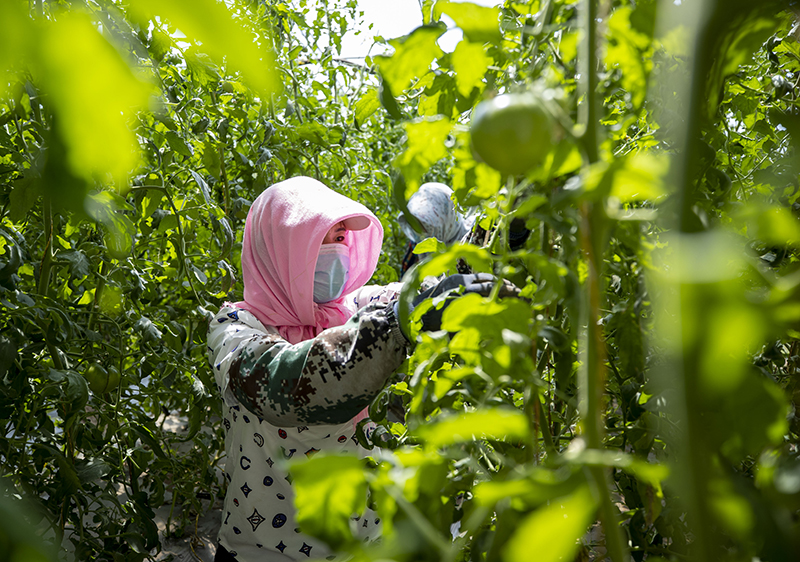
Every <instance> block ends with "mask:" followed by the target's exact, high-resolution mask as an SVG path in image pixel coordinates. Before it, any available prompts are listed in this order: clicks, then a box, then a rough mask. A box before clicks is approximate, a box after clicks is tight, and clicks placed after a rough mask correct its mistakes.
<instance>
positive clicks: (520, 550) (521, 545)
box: [503, 486, 597, 562]
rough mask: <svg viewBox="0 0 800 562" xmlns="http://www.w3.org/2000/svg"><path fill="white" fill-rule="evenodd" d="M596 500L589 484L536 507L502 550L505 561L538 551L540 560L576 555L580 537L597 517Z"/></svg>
mask: <svg viewBox="0 0 800 562" xmlns="http://www.w3.org/2000/svg"><path fill="white" fill-rule="evenodd" d="M596 511H597V500H596V499H595V496H594V494H592V492H591V490H590V489H589V486H581V487H580V488H578V489H577V490H576V491H575V492H573V493H571V494H570V495H569V496H566V497H565V498H563V499H557V500H553V501H552V502H551V503H550V504H549V505H548V506H546V507H543V508H541V509H537V510H536V511H534V512H533V513H532V514H531V515H529V516H528V517H527V518H525V520H524V521H523V522H522V524H521V525H520V526H519V527H518V528H517V530H516V531H515V533H514V535H513V536H512V537H511V540H509V541H508V543H507V544H506V546H505V547H504V549H503V560H504V562H518V561H519V560H526V559H528V558H529V557H530V553H531V552H535V553H536V560H537V562H559V561H563V560H572V559H574V558H575V555H576V553H577V552H578V548H579V547H580V542H579V540H580V538H581V537H582V536H583V535H584V533H586V531H587V530H588V528H589V525H591V524H592V522H593V521H594V519H595V512H596Z"/></svg>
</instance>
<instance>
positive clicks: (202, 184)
mask: <svg viewBox="0 0 800 562" xmlns="http://www.w3.org/2000/svg"><path fill="white" fill-rule="evenodd" d="M189 173H190V174H192V177H193V178H194V181H195V182H197V187H199V188H200V191H201V192H202V193H203V199H205V201H206V205H211V190H210V189H209V188H208V184H207V183H206V180H205V179H203V176H201V175H200V174H198V173H197V172H195V171H194V170H189Z"/></svg>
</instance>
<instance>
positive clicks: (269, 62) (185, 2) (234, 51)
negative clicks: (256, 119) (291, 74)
mask: <svg viewBox="0 0 800 562" xmlns="http://www.w3.org/2000/svg"><path fill="white" fill-rule="evenodd" d="M129 9H130V10H131V11H132V12H133V13H135V14H137V15H138V17H139V18H142V19H152V20H154V21H155V20H157V19H158V20H161V19H166V20H168V21H169V22H170V23H172V24H173V25H174V26H175V27H176V28H178V29H179V30H180V31H181V32H182V33H183V34H184V35H185V36H186V39H187V40H188V41H193V42H196V43H197V44H199V45H201V46H202V47H201V48H202V50H203V51H204V52H205V53H206V54H208V55H210V56H211V57H212V58H213V59H214V61H216V62H217V63H218V64H222V62H223V61H225V63H226V64H227V65H228V66H229V67H230V68H231V70H234V71H239V72H241V73H242V75H243V77H244V79H245V81H246V82H248V84H250V85H251V86H252V87H253V88H254V89H255V90H256V91H257V92H258V93H259V94H261V95H264V96H269V94H272V93H275V92H277V91H279V90H280V80H279V78H278V76H277V75H276V72H275V69H276V64H275V59H274V54H273V53H272V52H271V51H270V49H269V48H268V45H272V41H270V40H267V39H266V38H263V37H262V40H261V41H260V42H256V41H255V40H254V37H253V35H252V33H251V31H250V30H248V29H247V28H246V27H245V26H244V25H242V24H241V23H240V22H239V21H237V20H235V19H234V18H233V14H232V13H231V11H230V10H229V9H228V7H227V4H225V3H224V2H217V1H215V0H173V1H171V2H162V1H161V0H139V1H137V2H132V3H130V4H129ZM245 13H246V12H245ZM156 27H157V28H158V27H159V24H157V25H156ZM259 31H260V32H262V33H263V32H264V28H263V27H260V26H259ZM188 62H189V61H188V60H187V63H188Z"/></svg>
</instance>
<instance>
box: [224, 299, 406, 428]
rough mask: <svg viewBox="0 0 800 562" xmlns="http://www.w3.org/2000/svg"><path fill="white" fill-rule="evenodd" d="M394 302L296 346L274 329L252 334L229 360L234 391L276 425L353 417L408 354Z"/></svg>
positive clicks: (376, 306) (362, 312) (365, 310)
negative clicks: (249, 339) (270, 332)
mask: <svg viewBox="0 0 800 562" xmlns="http://www.w3.org/2000/svg"><path fill="white" fill-rule="evenodd" d="M393 304H394V303H389V304H388V305H386V304H383V303H375V304H371V305H369V306H367V307H365V308H363V309H362V310H360V311H358V312H357V313H356V314H355V315H354V316H353V317H352V318H351V319H350V320H349V321H348V322H347V323H346V324H344V325H342V326H338V327H335V328H330V329H328V330H325V331H324V332H322V333H321V334H319V335H318V336H317V337H316V338H314V339H311V340H306V341H303V342H300V343H298V344H294V345H292V344H290V343H288V342H287V341H286V340H284V339H283V338H281V337H280V336H279V335H276V334H266V333H265V334H263V335H262V336H259V337H257V338H254V339H252V340H251V341H250V342H249V343H248V345H244V346H241V347H240V351H239V352H238V355H237V356H236V357H235V358H234V359H233V361H232V362H231V363H230V367H229V375H230V389H231V390H232V391H233V394H234V396H236V398H237V399H238V400H239V402H241V403H242V404H243V405H244V406H245V407H246V408H247V409H248V410H250V411H251V412H253V413H254V414H256V415H258V416H260V417H261V418H263V419H265V420H267V421H268V422H269V423H271V424H273V425H276V426H279V427H280V426H282V427H297V426H303V425H320V424H337V423H344V422H346V421H348V420H350V419H352V418H353V417H354V416H355V415H356V414H357V413H358V412H360V411H361V410H362V409H364V408H365V407H366V406H368V405H369V404H370V403H371V402H372V400H373V399H374V398H375V396H376V395H377V393H378V392H379V391H380V390H381V389H382V388H383V386H384V384H385V383H386V380H387V379H388V378H389V376H390V375H391V374H392V373H393V372H394V370H395V369H396V368H397V367H399V366H400V364H401V363H402V362H403V361H404V360H405V357H406V341H405V339H404V338H403V337H402V334H400V332H399V328H398V327H397V322H396V320H395V319H394V312H393Z"/></svg>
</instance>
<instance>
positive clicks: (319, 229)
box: [208, 177, 407, 561]
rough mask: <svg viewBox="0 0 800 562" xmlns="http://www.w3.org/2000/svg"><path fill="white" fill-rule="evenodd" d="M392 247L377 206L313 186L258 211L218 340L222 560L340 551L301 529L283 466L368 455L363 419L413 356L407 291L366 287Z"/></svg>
mask: <svg viewBox="0 0 800 562" xmlns="http://www.w3.org/2000/svg"><path fill="white" fill-rule="evenodd" d="M382 239H383V229H382V227H381V224H380V221H378V219H377V218H376V217H375V215H373V214H372V213H371V212H370V211H369V210H368V209H367V208H366V207H364V206H363V205H361V204H360V203H356V202H355V201H352V200H350V199H348V198H347V197H344V196H343V195H340V194H338V193H336V192H334V191H332V190H330V189H328V188H327V187H325V186H324V185H323V184H321V183H320V182H318V181H316V180H314V179H311V178H306V177H299V178H293V179H290V180H286V181H284V182H280V183H278V184H276V185H274V186H272V187H270V188H269V189H267V190H266V191H264V193H262V194H261V195H260V196H259V197H258V198H257V199H256V200H255V201H254V203H253V206H252V207H251V208H250V212H249V213H248V216H247V220H246V223H245V232H244V240H243V244H242V273H243V281H244V300H243V301H242V302H238V303H236V304H229V305H227V306H225V307H223V309H222V310H221V311H220V312H219V314H217V315H216V317H215V319H214V320H212V322H211V325H210V328H209V338H208V341H209V359H210V361H211V364H212V367H213V370H214V373H215V376H216V380H217V384H218V385H219V387H220V389H221V392H222V395H223V397H224V401H225V405H226V406H227V415H226V416H225V419H224V420H223V423H224V425H225V428H226V450H227V461H226V471H225V477H226V478H227V480H228V492H227V494H226V496H225V504H224V509H223V514H222V526H221V529H220V532H219V544H220V548H219V549H218V554H217V560H240V561H242V560H243V561H250V560H253V561H255V560H259V561H262V560H294V559H304V558H308V557H315V558H318V557H325V556H326V555H328V554H330V553H329V551H328V549H327V547H326V546H325V545H324V544H323V543H321V542H320V541H318V540H316V539H314V538H312V537H309V536H307V535H304V534H302V533H300V532H298V530H297V524H296V522H295V514H294V508H293V492H292V486H291V482H290V478H289V475H288V472H287V470H286V468H285V466H284V464H285V460H286V459H289V458H292V457H294V456H296V455H297V456H300V455H307V456H310V455H312V454H313V453H314V452H316V451H318V450H320V449H327V450H334V451H356V450H358V448H359V447H358V444H357V442H356V440H355V437H354V433H355V431H354V428H355V423H354V417H355V416H356V415H357V414H358V413H359V412H361V411H362V410H364V408H366V407H367V406H368V405H369V403H370V402H371V401H372V399H373V398H374V397H375V396H376V394H377V393H378V391H380V389H381V388H382V387H383V385H384V384H385V382H386V380H387V379H388V378H389V376H390V375H391V374H392V373H393V372H394V370H395V369H396V368H397V367H398V366H399V365H400V364H401V363H402V362H403V360H404V359H405V356H406V346H407V341H406V340H405V338H404V336H403V335H402V334H401V333H400V330H399V326H398V324H397V320H396V319H395V316H394V310H393V308H392V306H388V305H389V303H390V302H391V301H392V300H393V299H394V298H395V297H396V295H397V292H398V289H399V284H395V287H385V288H375V287H372V288H367V289H362V287H363V285H364V284H365V283H366V282H367V281H368V280H369V279H370V277H371V276H372V274H373V272H374V270H375V266H376V265H377V262H378V257H379V255H380V250H381V243H382ZM359 289H360V291H357V290H359ZM355 291H357V292H355ZM345 295H348V297H347V298H345ZM377 526H378V521H377V517H375V515H374V513H371V512H369V510H368V511H367V513H365V515H364V517H363V518H362V520H361V521H359V524H358V530H359V531H360V532H361V533H362V535H363V536H364V537H365V538H367V537H369V536H370V535H373V536H374V535H376V534H377Z"/></svg>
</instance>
